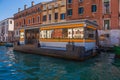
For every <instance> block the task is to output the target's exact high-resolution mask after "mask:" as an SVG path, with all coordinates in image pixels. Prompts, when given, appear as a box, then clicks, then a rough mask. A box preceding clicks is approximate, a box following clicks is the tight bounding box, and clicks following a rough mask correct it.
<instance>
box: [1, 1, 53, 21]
mask: <svg viewBox="0 0 120 80" xmlns="http://www.w3.org/2000/svg"><path fill="white" fill-rule="evenodd" d="M32 1H34V3H35V4H38V3H40V2H46V1H51V0H0V21H1V20H4V19H6V18H9V17H13V15H14V14H15V13H17V12H18V8H21V10H23V9H24V5H25V4H26V5H27V7H30V6H31V2H32Z"/></svg>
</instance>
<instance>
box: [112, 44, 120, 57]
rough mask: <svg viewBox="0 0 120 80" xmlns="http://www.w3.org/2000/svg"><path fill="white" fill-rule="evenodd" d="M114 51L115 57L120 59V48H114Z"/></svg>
mask: <svg viewBox="0 0 120 80" xmlns="http://www.w3.org/2000/svg"><path fill="white" fill-rule="evenodd" d="M113 50H114V53H115V57H116V58H120V46H114V47H113Z"/></svg>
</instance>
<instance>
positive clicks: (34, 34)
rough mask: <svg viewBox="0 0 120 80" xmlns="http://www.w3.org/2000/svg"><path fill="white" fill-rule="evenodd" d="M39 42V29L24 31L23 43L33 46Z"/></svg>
mask: <svg viewBox="0 0 120 80" xmlns="http://www.w3.org/2000/svg"><path fill="white" fill-rule="evenodd" d="M38 41H39V29H38V28H37V29H28V30H25V43H26V44H35V43H37V42H38Z"/></svg>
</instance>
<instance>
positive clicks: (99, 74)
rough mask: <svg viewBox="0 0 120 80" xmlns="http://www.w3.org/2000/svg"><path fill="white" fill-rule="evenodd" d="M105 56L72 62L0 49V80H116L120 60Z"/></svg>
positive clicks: (104, 54) (118, 79)
mask: <svg viewBox="0 0 120 80" xmlns="http://www.w3.org/2000/svg"><path fill="white" fill-rule="evenodd" d="M109 55H110V54H107V53H102V54H101V55H99V56H97V57H95V58H93V59H89V60H86V61H84V62H75V61H67V60H62V59H56V58H51V57H44V56H40V55H34V54H23V53H18V52H13V51H12V49H9V48H5V47H0V80H120V76H119V75H120V59H117V60H116V59H114V58H113V57H111V55H110V56H109ZM6 76H7V77H6Z"/></svg>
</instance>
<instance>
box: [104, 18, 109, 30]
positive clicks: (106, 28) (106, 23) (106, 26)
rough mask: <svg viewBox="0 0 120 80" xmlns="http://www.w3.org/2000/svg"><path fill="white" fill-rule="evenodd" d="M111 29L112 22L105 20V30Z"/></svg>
mask: <svg viewBox="0 0 120 80" xmlns="http://www.w3.org/2000/svg"><path fill="white" fill-rule="evenodd" d="M108 29H110V20H104V30H108Z"/></svg>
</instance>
